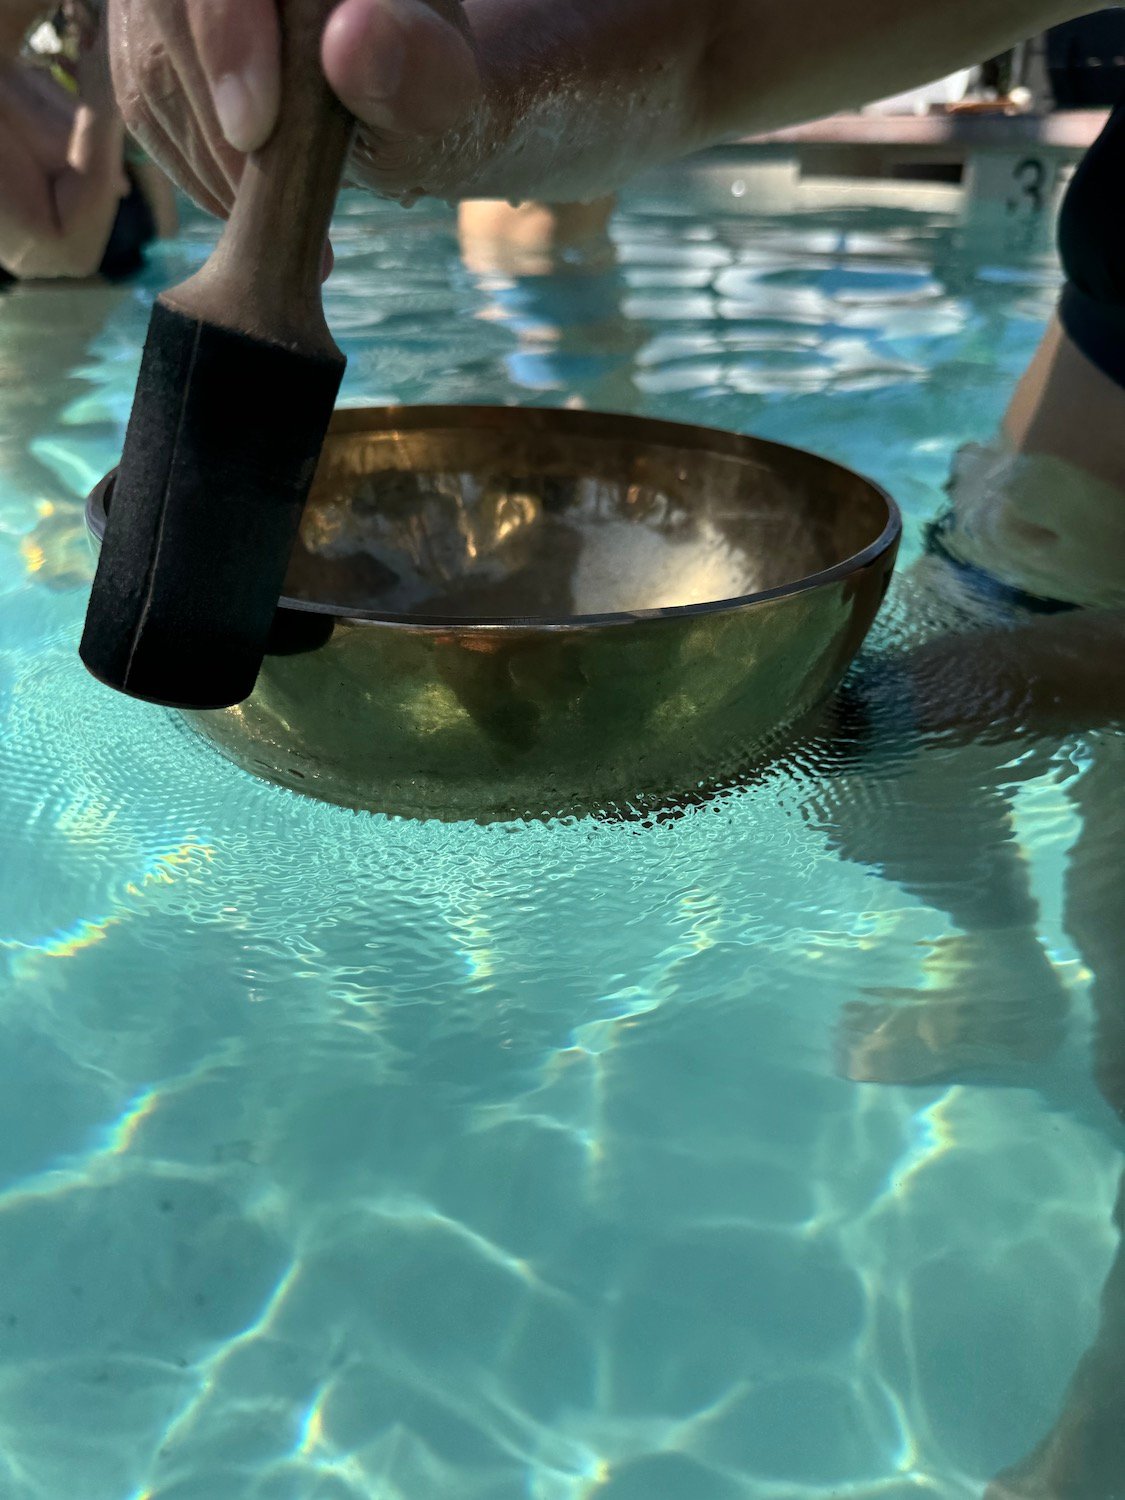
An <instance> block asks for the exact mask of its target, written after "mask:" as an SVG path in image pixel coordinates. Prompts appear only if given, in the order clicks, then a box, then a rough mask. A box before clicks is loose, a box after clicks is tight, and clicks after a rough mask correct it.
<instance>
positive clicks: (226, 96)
mask: <svg viewBox="0 0 1125 1500" xmlns="http://www.w3.org/2000/svg"><path fill="white" fill-rule="evenodd" d="M211 94H212V97H213V99H214V101H215V113H216V114H217V115H218V117H219V124H220V126H221V127H222V132H223V134H224V135H225V136H226V138H227V140H228V141H229V142H230V143H231V145H232V146H233V147H234V149H235V150H236V151H253V150H254V148H255V146H257V145H258V143H259V142H258V136H259V133H260V128H261V127H260V122H259V119H258V114H259V111H258V108H257V104H256V101H255V99H254V96H253V94H252V93H251V92H250V89H249V87H248V85H247V82H246V80H245V78H243V77H242V76H241V74H239V73H228V74H226V76H225V77H223V78H220V79H219V80H218V81H217V83H216V84H215V85H214V87H213V88H212V90H211Z"/></svg>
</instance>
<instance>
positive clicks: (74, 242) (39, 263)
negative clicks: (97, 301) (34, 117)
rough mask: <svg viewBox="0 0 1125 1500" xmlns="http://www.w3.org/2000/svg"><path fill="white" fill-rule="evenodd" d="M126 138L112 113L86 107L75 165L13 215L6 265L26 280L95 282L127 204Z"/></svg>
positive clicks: (74, 148) (77, 129)
mask: <svg viewBox="0 0 1125 1500" xmlns="http://www.w3.org/2000/svg"><path fill="white" fill-rule="evenodd" d="M124 140H125V132H124V126H123V125H122V124H121V121H120V119H118V118H117V117H116V116H115V114H114V113H113V112H112V111H105V112H97V111H94V110H91V109H89V108H87V107H86V106H82V107H80V109H79V111H78V114H77V116H76V118H75V125H74V134H73V137H72V141H71V151H70V160H69V162H68V164H67V166H66V167H65V168H64V170H63V171H62V172H60V173H58V174H57V175H56V176H54V177H47V178H46V179H45V180H43V181H42V182H41V184H40V186H39V188H38V190H37V191H36V192H35V194H34V195H28V196H27V198H26V199H25V201H24V203H23V205H22V207H23V212H22V213H17V212H13V211H11V210H10V211H9V213H8V214H7V215H6V216H5V217H6V224H5V233H4V235H3V260H4V264H5V265H6V266H7V267H8V269H9V270H10V271H11V272H12V273H13V274H14V275H16V276H19V277H20V278H22V279H24V280H33V279H41V280H50V279H55V278H61V277H70V278H82V277H87V276H93V275H94V274H95V273H96V271H97V269H98V266H99V265H100V264H101V259H102V255H103V253H104V251H105V247H106V245H107V243H108V242H109V237H110V233H111V232H112V229H113V221H114V218H115V217H116V214H117V208H118V204H119V203H120V201H121V190H122V161H123V153H124Z"/></svg>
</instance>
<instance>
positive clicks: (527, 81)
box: [370, 0, 1085, 201]
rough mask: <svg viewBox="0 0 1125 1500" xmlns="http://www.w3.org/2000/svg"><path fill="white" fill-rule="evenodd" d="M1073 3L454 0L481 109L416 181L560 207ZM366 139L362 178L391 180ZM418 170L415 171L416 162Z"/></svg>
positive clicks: (1047, 18) (919, 79)
mask: <svg viewBox="0 0 1125 1500" xmlns="http://www.w3.org/2000/svg"><path fill="white" fill-rule="evenodd" d="M1084 8H1085V5H1084V3H1083V0H1078V3H1077V4H1076V3H1075V0H928V3H920V0H848V3H843V0H834V3H829V0H696V3H688V0H619V3H617V4H613V5H610V4H608V3H607V0H572V3H569V4H561V3H559V0H467V5H466V15H467V18H468V21H469V24H470V26H471V28H472V31H473V34H474V36H475V38H476V42H477V46H478V50H479V56H480V58H481V63H482V70H483V73H484V94H483V102H482V105H481V107H480V109H479V110H478V112H477V115H476V118H475V119H474V121H473V122H472V123H471V125H470V127H469V128H468V129H467V130H463V131H458V132H456V133H455V134H454V135H451V136H450V137H449V138H448V140H447V141H446V142H445V143H444V145H443V150H442V151H441V152H434V150H433V147H432V143H431V144H430V145H429V147H427V146H425V145H422V147H421V149H420V150H419V163H420V173H425V174H426V175H424V176H421V175H420V179H419V182H418V184H417V186H418V187H419V189H424V190H426V191H429V192H433V193H437V194H439V195H450V196H454V195H456V196H462V197H473V196H480V197H488V196H502V197H520V196H523V197H528V198H547V199H550V200H552V201H561V200H564V199H566V198H590V197H593V196H595V195H597V194H600V193H604V192H608V191H610V190H612V189H614V188H616V187H618V186H620V185H621V184H622V183H623V182H625V181H626V180H627V179H628V178H629V177H631V176H632V175H634V174H635V173H636V172H638V171H640V170H643V169H644V168H646V167H648V166H651V165H654V164H656V163H658V162H662V161H667V160H669V159H671V158H674V157H677V156H682V155H684V154H686V153H688V152H690V151H693V150H696V149H699V148H702V147H704V146H706V145H710V144H713V143H714V142H716V141H718V140H720V139H723V138H724V137H727V136H729V135H732V134H736V133H742V132H746V133H749V132H754V131H764V130H768V129H772V128H775V127H780V126H783V125H786V124H791V123H794V122H796V121H800V120H805V119H809V118H815V117H818V116H823V115H826V114H831V113H832V112H834V111H836V110H839V109H844V108H847V107H856V106H859V105H861V104H864V103H867V102H869V101H871V100H872V99H875V98H879V97H881V96H883V95H886V94H889V93H893V92H897V91H898V90H900V89H904V88H908V87H910V86H912V85H914V84H917V83H923V82H926V81H927V80H928V79H931V78H933V77H936V76H939V75H941V74H942V73H943V72H949V71H951V70H952V69H954V68H956V67H959V66H963V65H965V64H968V63H972V62H977V61H979V60H980V59H981V58H982V57H986V56H989V55H991V54H993V53H995V52H997V51H1000V50H1002V49H1003V48H1004V47H1006V46H1009V45H1011V44H1013V43H1015V42H1017V41H1019V40H1022V39H1023V38H1024V37H1026V36H1028V35H1030V34H1031V33H1033V32H1034V31H1036V30H1038V29H1041V28H1043V27H1045V26H1047V25H1051V24H1053V23H1054V22H1056V21H1058V20H1060V19H1063V18H1065V17H1067V16H1070V15H1074V14H1077V13H1080V12H1081V11H1082V10H1083V9H1084ZM412 149H417V148H412V147H409V146H404V148H403V150H404V157H405V159H400V158H398V157H397V154H396V151H395V147H394V145H393V143H392V145H391V146H390V148H389V151H388V148H386V147H385V146H382V144H380V148H379V166H378V167H376V166H375V165H374V154H373V156H372V167H371V173H370V180H371V182H372V183H373V185H375V186H376V187H379V186H382V185H383V182H385V181H386V180H387V179H397V180H400V181H401V180H402V172H403V168H404V167H407V166H408V164H409V156H410V153H411V150H412ZM423 164H424V165H423Z"/></svg>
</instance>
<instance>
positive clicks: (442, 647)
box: [89, 407, 901, 820]
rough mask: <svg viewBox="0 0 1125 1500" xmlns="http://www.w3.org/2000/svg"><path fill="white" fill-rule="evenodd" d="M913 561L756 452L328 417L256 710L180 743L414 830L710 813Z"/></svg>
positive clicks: (686, 432) (94, 506)
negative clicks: (209, 748) (718, 795)
mask: <svg viewBox="0 0 1125 1500" xmlns="http://www.w3.org/2000/svg"><path fill="white" fill-rule="evenodd" d="M112 483H113V476H112V475H111V476H110V477H109V478H108V479H107V480H106V481H105V482H104V483H103V485H102V486H100V487H99V489H98V490H96V491H95V492H94V495H93V496H92V497H91V501H90V512H89V519H90V526H91V530H92V531H93V532H94V534H95V535H100V534H101V532H102V531H104V526H105V510H106V505H107V503H108V501H110V500H111V498H112ZM900 534H901V519H900V516H899V513H898V510H897V508H896V506H895V505H894V503H893V501H891V500H890V499H889V498H888V497H887V495H885V494H884V493H883V492H882V491H881V490H880V489H878V488H877V487H876V486H875V485H874V484H871V483H869V482H868V481H867V480H865V479H861V478H859V477H858V476H857V475H855V474H852V473H850V472H849V471H848V470H846V469H843V468H841V467H839V466H838V465H836V464H833V463H829V462H828V461H827V460H825V459H822V458H817V457H814V456H813V455H811V454H808V453H803V452H800V451H799V450H796V449H793V448H786V447H782V446H779V445H778V444H776V443H768V442H762V441H759V440H758V439H756V438H749V437H741V436H737V435H735V434H732V433H726V432H716V431H711V430H708V429H705V428H699V427H687V426H680V425H678V424H675V423H669V422H656V421H648V420H645V419H642V418H637V417H622V416H607V415H598V414H595V413H590V412H574V411H544V410H523V409H516V408H509V407H401V408H386V409H384V408H374V409H371V410H362V411H359V410H356V411H352V410H345V411H341V412H339V413H337V415H336V418H335V421H334V423H333V427H332V431H331V434H330V436H329V439H328V443H327V445H326V448H325V453H324V458H323V461H322V463H321V467H320V470H319V473H318V475H317V480H316V484H315V486H314V490H313V494H312V497H311V499H310V501H309V505H308V508H307V510H306V513H305V518H304V522H303V525H302V530H301V537H300V542H299V544H298V547H297V549H296V551H295V553H294V556H293V560H292V564H291V566H290V570H289V576H288V580H287V584H286V596H285V597H284V598H283V599H282V601H281V607H280V608H279V611H278V615H277V619H276V622H275V628H274V636H273V639H272V641H271V650H270V655H269V656H268V657H267V659H266V663H265V666H264V668H263V671H262V674H261V677H260V678H259V680H258V685H257V687H256V688H255V690H254V693H253V696H252V697H251V698H249V699H248V700H247V701H246V702H245V703H243V704H241V705H240V706H239V707H238V708H232V709H228V710H224V711H221V712H201V713H194V712H193V713H190V714H188V715H187V716H186V717H187V718H188V720H189V721H190V722H191V723H192V724H193V725H194V727H195V728H196V729H197V730H198V731H199V732H200V733H201V734H202V735H204V736H205V737H206V738H207V739H208V740H210V741H211V742H212V744H214V745H215V746H216V747H217V748H218V749H219V750H220V751H222V753H223V754H224V755H226V756H228V757H229V758H230V759H231V760H233V761H235V762H236V763H237V764H238V765H240V766H242V767H243V768H245V769H246V770H248V771H251V772H253V773H255V774H256V775H259V776H263V777H266V778H268V779H269V780H271V781H274V782H279V783H280V784H281V785H283V786H287V787H291V788H293V789H294V790H297V791H301V792H305V793H308V794H310V795H312V796H314V797H319V798H323V799H324V800H326V801H329V802H335V803H340V804H343V805H344V806H347V807H353V808H363V809H370V810H372V811H378V812H385V813H389V814H395V815H401V816H409V817H429V818H442V819H462V818H463V819H478V820H499V819H516V818H528V817H532V818H540V817H552V816H561V815H569V814H581V813H588V812H595V811H604V812H626V813H627V812H629V811H630V810H635V809H644V808H647V807H651V806H653V805H654V804H656V803H664V802H667V801H668V800H669V799H675V798H677V797H680V796H691V797H697V796H698V795H699V794H700V793H701V792H703V793H705V792H706V791H707V790H708V789H711V788H715V787H718V786H721V785H723V784H726V783H728V782H729V781H730V780H731V779H732V778H733V777H736V776H738V774H739V773H740V771H741V770H742V769H743V768H744V767H746V766H747V765H748V764H751V763H753V761H754V760H755V757H756V756H757V755H759V754H760V752H761V748H762V747H763V746H766V745H768V743H769V742H770V741H771V738H773V737H775V736H776V735H777V732H778V731H779V730H780V729H782V728H783V727H784V726H785V725H787V724H791V723H792V722H794V721H795V720H798V719H799V718H800V717H801V716H802V715H804V714H805V713H807V712H808V711H810V710H811V709H812V708H813V707H814V706H815V705H816V704H817V703H818V702H819V701H820V700H822V699H823V698H824V697H825V696H826V695H827V694H829V693H830V692H831V691H832V690H833V688H834V687H835V686H836V685H837V684H838V682H839V680H840V678H841V677H842V675H843V673H844V672H845V670H846V668H847V666H848V664H849V662H850V661H851V660H852V658H853V656H854V655H855V653H856V652H857V651H858V649H859V647H860V645H861V644H862V642H863V640H864V637H865V636H866V635H867V632H868V630H869V628H870V626H871V623H872V621H873V620H874V618H875V615H876V613H877V611H878V609H879V606H880V604H881V602H882V600H883V597H884V595H885V594H886V591H887V586H888V584H889V582H890V578H891V572H892V570H893V567H894V562H895V556H896V553H897V550H898V543H899V538H900Z"/></svg>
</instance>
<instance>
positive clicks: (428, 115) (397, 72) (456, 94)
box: [324, 0, 481, 135]
mask: <svg viewBox="0 0 1125 1500" xmlns="http://www.w3.org/2000/svg"><path fill="white" fill-rule="evenodd" d="M324 70H325V72H326V73H327V75H328V81H329V82H330V83H331V84H332V87H333V88H334V89H335V90H336V92H337V94H338V95H339V96H340V98H341V99H342V100H343V102H344V103H345V104H346V105H347V107H348V108H349V109H350V110H351V111H352V113H353V114H354V115H356V116H357V117H358V119H360V120H361V121H362V122H363V123H364V124H366V125H370V126H372V127H374V128H375V129H376V130H383V131H387V132H390V133H392V134H395V135H437V134H439V133H441V132H443V131H445V130H449V129H451V128H452V127H453V126H454V125H457V124H459V123H460V122H461V121H462V120H463V119H464V118H465V117H466V116H467V115H468V114H470V113H471V112H472V110H473V107H474V105H475V104H476V103H477V100H478V99H479V97H480V94H481V78H480V72H479V70H478V67H477V61H476V56H475V54H474V52H473V48H472V45H471V42H470V41H469V39H468V35H467V29H466V27H465V24H464V20H463V18H462V15H461V8H460V5H459V4H458V3H457V0H343V4H341V5H340V6H339V7H338V8H337V10H336V11H335V12H334V14H333V16H332V19H331V20H330V21H329V23H328V29H327V31H326V32H325V37H324Z"/></svg>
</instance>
